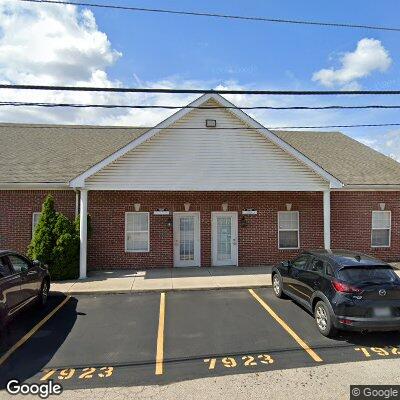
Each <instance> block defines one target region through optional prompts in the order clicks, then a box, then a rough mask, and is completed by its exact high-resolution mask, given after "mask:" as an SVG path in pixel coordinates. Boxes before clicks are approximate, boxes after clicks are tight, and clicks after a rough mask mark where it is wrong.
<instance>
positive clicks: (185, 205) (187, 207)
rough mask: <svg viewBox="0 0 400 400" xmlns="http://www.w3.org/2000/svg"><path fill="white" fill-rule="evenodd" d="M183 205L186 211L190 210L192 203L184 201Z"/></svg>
mask: <svg viewBox="0 0 400 400" xmlns="http://www.w3.org/2000/svg"><path fill="white" fill-rule="evenodd" d="M183 207H184V208H185V211H189V209H190V203H183Z"/></svg>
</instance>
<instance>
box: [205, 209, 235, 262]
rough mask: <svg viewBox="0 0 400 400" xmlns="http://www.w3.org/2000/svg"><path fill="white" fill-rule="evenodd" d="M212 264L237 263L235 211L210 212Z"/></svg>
mask: <svg viewBox="0 0 400 400" xmlns="http://www.w3.org/2000/svg"><path fill="white" fill-rule="evenodd" d="M211 218H212V220H211V231H212V232H211V237H212V239H211V241H212V243H211V244H212V261H213V265H215V266H219V265H238V237H237V236H238V215H237V212H212V213H211Z"/></svg>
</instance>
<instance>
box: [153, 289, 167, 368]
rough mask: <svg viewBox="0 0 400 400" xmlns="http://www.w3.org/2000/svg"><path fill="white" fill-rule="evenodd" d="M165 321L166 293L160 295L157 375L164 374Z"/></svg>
mask: <svg viewBox="0 0 400 400" xmlns="http://www.w3.org/2000/svg"><path fill="white" fill-rule="evenodd" d="M164 321H165V293H164V292H163V293H161V295H160V314H159V318H158V334H157V353H156V372H155V374H156V375H162V374H163V361H164Z"/></svg>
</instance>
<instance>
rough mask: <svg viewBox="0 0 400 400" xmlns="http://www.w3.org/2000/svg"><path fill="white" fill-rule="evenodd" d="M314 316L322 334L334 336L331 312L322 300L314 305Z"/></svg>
mask: <svg viewBox="0 0 400 400" xmlns="http://www.w3.org/2000/svg"><path fill="white" fill-rule="evenodd" d="M314 318H315V322H316V324H317V328H318V330H319V331H320V332H321V333H322V335H324V336H326V337H334V336H335V335H336V333H337V330H336V328H335V327H334V325H333V321H332V317H331V313H330V311H329V308H328V306H327V305H326V304H325V303H324V302H323V301H319V302H318V303H317V304H316V305H315V308H314Z"/></svg>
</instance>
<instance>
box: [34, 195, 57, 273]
mask: <svg viewBox="0 0 400 400" xmlns="http://www.w3.org/2000/svg"><path fill="white" fill-rule="evenodd" d="M56 220H57V213H56V210H55V208H54V199H53V197H52V196H51V195H48V196H47V197H46V199H45V201H44V203H43V206H42V212H41V214H40V218H39V222H38V224H37V226H36V229H35V233H34V235H33V238H32V241H31V243H30V244H29V247H28V256H29V257H30V258H31V259H33V260H39V261H41V262H42V263H44V264H47V265H51V264H52V263H53V248H54V246H55V244H56V241H57V238H56V235H55V233H54V226H55V223H56Z"/></svg>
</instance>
